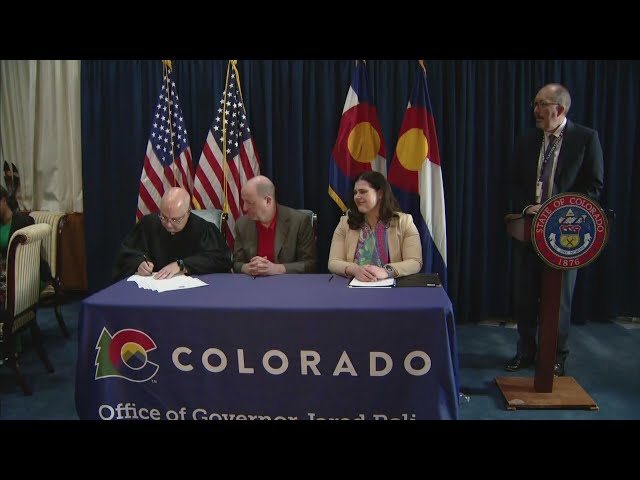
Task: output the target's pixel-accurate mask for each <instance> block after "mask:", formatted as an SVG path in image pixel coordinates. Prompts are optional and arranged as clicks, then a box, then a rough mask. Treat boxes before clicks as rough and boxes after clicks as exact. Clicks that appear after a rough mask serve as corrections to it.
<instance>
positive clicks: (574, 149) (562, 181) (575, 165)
mask: <svg viewBox="0 0 640 480" xmlns="http://www.w3.org/2000/svg"><path fill="white" fill-rule="evenodd" d="M542 136H543V132H542V130H540V129H532V130H530V131H528V132H526V133H525V134H524V135H522V136H521V137H520V138H519V139H518V141H517V142H516V146H515V149H514V158H513V159H512V163H511V164H512V166H513V170H512V174H511V200H512V205H511V211H512V212H514V213H519V212H522V211H523V210H524V209H525V208H526V207H527V206H529V205H534V204H535V203H536V181H537V170H538V158H539V155H540V146H541V145H542ZM603 178H604V162H603V159H602V147H601V146H600V140H599V139H598V132H596V131H595V130H592V129H590V128H587V127H583V126H582V125H577V124H575V123H573V122H572V121H571V120H568V119H567V125H566V130H565V133H564V136H563V138H562V146H561V147H560V154H559V155H558V163H557V165H556V174H555V177H554V181H553V183H554V193H555V194H557V193H564V192H576V193H582V194H584V195H587V196H588V197H590V198H592V199H593V200H598V198H599V197H600V192H601V191H602V187H603V186H604V184H603Z"/></svg>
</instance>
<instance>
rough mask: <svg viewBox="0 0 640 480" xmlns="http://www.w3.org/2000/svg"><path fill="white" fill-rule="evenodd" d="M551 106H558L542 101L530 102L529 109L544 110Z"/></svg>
mask: <svg viewBox="0 0 640 480" xmlns="http://www.w3.org/2000/svg"><path fill="white" fill-rule="evenodd" d="M551 105H560V104H559V103H553V102H542V101H539V102H538V101H535V100H534V101H532V102H531V108H536V107H538V108H546V107H549V106H551Z"/></svg>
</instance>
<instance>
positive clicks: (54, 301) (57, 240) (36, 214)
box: [29, 210, 69, 338]
mask: <svg viewBox="0 0 640 480" xmlns="http://www.w3.org/2000/svg"><path fill="white" fill-rule="evenodd" d="M29 215H31V216H32V217H33V219H34V221H35V222H36V223H46V224H48V225H49V226H50V227H51V234H50V235H49V238H45V239H44V240H43V241H42V258H44V259H45V260H46V261H47V262H48V263H49V267H51V276H52V277H53V288H54V290H55V293H54V294H53V295H52V296H50V297H45V298H42V299H41V300H40V304H41V305H43V306H53V309H54V312H55V315H56V320H57V321H58V325H59V326H60V330H62V334H63V335H64V336H65V338H69V330H68V329H67V325H66V324H65V323H64V318H63V316H62V311H61V305H62V303H63V301H64V289H63V285H62V281H61V278H62V228H63V227H64V225H65V222H66V219H67V214H66V213H63V212H49V211H45V210H34V211H32V212H31V213H29Z"/></svg>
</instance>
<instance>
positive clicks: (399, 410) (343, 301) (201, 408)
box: [76, 274, 459, 420]
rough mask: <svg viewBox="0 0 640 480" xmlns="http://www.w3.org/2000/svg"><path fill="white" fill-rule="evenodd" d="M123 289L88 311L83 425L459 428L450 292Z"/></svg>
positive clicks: (322, 283) (80, 373) (309, 283)
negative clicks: (415, 422)
mask: <svg viewBox="0 0 640 480" xmlns="http://www.w3.org/2000/svg"><path fill="white" fill-rule="evenodd" d="M200 278H201V279H202V280H203V281H205V282H206V283H207V284H208V285H207V286H203V287H198V288H192V289H188V290H179V291H170V292H164V293H158V292H154V291H148V290H143V289H139V288H138V287H137V285H136V284H135V283H134V282H127V281H126V280H123V281H121V282H118V283H116V284H114V285H112V286H110V287H108V288H106V289H104V290H102V291H100V292H98V293H96V294H94V295H92V296H90V297H88V298H87V299H85V300H84V301H83V303H82V309H81V313H80V323H79V349H78V364H77V375H76V409H77V412H78V415H79V416H80V418H82V419H105V420H110V419H123V418H124V419H136V418H142V419H147V418H150V419H169V420H173V419H202V420H204V419H212V420H217V419H237V420H249V419H298V420H307V419H308V420H318V419H325V418H340V419H343V418H344V419H366V420H377V419H380V420H384V419H392V418H393V419H395V418H399V419H409V420H412V419H457V418H458V386H459V382H458V361H457V342H456V335H455V323H454V318H453V309H452V305H451V301H450V300H449V298H448V296H447V294H446V292H445V291H444V290H443V289H442V288H420V287H414V288H382V289H380V288H378V289H355V288H348V287H347V283H348V282H347V279H345V278H341V277H337V276H332V275H324V274H318V275H279V276H274V277H259V278H256V279H253V278H252V277H250V276H247V275H241V274H213V275H203V276H201V277H200Z"/></svg>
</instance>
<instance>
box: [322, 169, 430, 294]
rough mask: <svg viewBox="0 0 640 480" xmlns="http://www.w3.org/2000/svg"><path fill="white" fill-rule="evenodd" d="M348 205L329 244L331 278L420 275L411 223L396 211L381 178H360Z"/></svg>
mask: <svg viewBox="0 0 640 480" xmlns="http://www.w3.org/2000/svg"><path fill="white" fill-rule="evenodd" d="M349 203H350V206H349V212H348V214H347V215H345V216H343V217H342V218H341V219H340V223H338V226H337V227H336V230H335V232H334V233H333V239H332V240H331V251H330V252H329V271H330V272H331V273H335V274H337V275H342V276H344V277H355V278H356V279H358V280H360V281H363V282H372V281H376V280H382V279H385V278H389V277H403V276H405V275H411V274H413V273H418V272H419V271H420V269H421V268H422V245H421V243H420V234H419V233H418V229H417V228H416V226H415V224H414V223H413V217H412V216H411V215H409V214H407V213H402V212H401V211H400V206H399V205H398V201H397V200H396V198H395V196H394V195H393V192H392V191H391V187H390V186H389V182H387V179H386V178H385V177H384V175H382V174H381V173H379V172H375V171H373V170H371V171H367V172H364V173H361V174H360V175H359V176H358V178H356V182H355V186H354V189H353V200H352V201H351V202H349Z"/></svg>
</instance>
